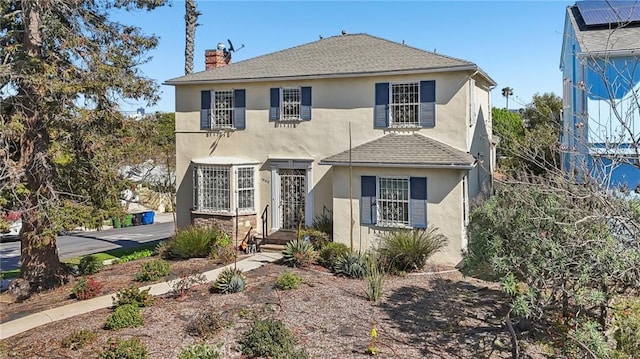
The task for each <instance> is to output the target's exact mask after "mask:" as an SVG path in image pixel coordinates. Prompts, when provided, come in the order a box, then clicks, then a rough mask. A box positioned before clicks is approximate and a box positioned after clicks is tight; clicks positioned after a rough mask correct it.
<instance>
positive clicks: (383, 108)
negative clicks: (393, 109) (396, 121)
mask: <svg viewBox="0 0 640 359" xmlns="http://www.w3.org/2000/svg"><path fill="white" fill-rule="evenodd" d="M388 126H389V83H388V82H383V83H377V84H376V107H375V108H374V110H373V127H388Z"/></svg>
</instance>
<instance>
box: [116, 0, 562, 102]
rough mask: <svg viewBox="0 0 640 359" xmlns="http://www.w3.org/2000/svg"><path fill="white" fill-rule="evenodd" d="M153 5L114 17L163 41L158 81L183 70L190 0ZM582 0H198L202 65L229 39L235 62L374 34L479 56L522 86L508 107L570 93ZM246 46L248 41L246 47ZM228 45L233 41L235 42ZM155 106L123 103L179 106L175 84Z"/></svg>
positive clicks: (147, 67) (155, 55) (150, 72)
mask: <svg viewBox="0 0 640 359" xmlns="http://www.w3.org/2000/svg"><path fill="white" fill-rule="evenodd" d="M170 1H171V2H170V5H171V6H168V7H163V8H160V9H156V10H154V11H151V12H146V11H135V12H130V13H126V12H119V13H116V14H115V17H114V20H117V21H120V22H123V23H126V24H135V25H137V26H138V27H140V28H142V29H143V32H145V33H147V34H154V35H156V36H158V37H159V38H160V41H159V45H158V47H157V48H156V49H155V50H153V51H152V52H150V54H149V55H151V56H152V59H151V61H149V62H148V63H146V64H144V65H141V69H142V71H143V72H144V74H145V75H146V76H147V77H149V78H152V79H154V80H156V81H157V82H158V84H162V82H164V81H166V80H169V79H171V78H174V77H179V76H182V75H184V43H185V30H184V27H185V24H184V13H185V2H184V1H180V0H170ZM573 4H574V1H560V0H555V1H482V0H476V1H408V2H405V1H233V2H227V1H213V0H196V6H197V8H198V11H200V12H201V13H202V15H200V17H199V18H198V23H199V24H200V26H198V28H197V30H196V41H195V53H194V72H199V71H204V51H205V50H206V49H215V48H216V45H217V44H218V43H219V42H223V43H225V44H227V39H230V40H231V42H232V43H233V45H234V47H235V49H236V50H237V51H236V52H235V53H234V54H233V58H232V62H238V61H242V60H246V59H250V58H253V57H257V56H260V55H264V54H268V53H272V52H276V51H280V50H284V49H287V48H289V47H293V46H297V45H301V44H305V43H309V42H313V41H316V40H318V39H319V36H323V37H325V38H326V37H329V36H335V35H339V34H340V33H341V32H342V31H343V30H345V31H347V32H348V33H350V34H354V33H367V34H370V35H374V36H378V37H381V38H385V39H388V40H392V41H396V42H400V43H401V42H402V41H405V43H406V44H407V45H410V46H413V47H417V48H419V49H423V50H427V51H436V52H437V53H440V54H444V55H448V56H453V57H457V58H461V59H464V60H468V61H471V62H474V63H475V64H477V65H478V66H480V68H482V69H483V70H484V71H485V72H486V73H488V74H489V76H491V77H492V78H493V79H494V80H495V81H496V82H497V83H498V85H497V86H496V88H495V89H494V90H493V91H492V101H493V106H495V107H504V106H505V98H504V97H503V96H502V93H501V89H502V88H504V87H511V88H513V96H512V97H510V98H509V108H521V107H524V106H526V104H527V103H530V102H531V98H532V96H533V95H534V94H535V93H544V92H554V93H555V94H556V95H562V92H561V91H562V74H561V72H560V70H559V63H560V50H561V46H562V34H563V26H564V16H565V11H566V7H567V6H569V5H573ZM242 45H244V47H243V48H242V49H239V48H240V47H241V46H242ZM227 46H228V45H227ZM160 91H161V99H160V101H158V103H156V104H155V105H153V106H148V105H147V104H146V103H143V102H134V101H129V102H124V103H122V104H121V110H123V111H135V110H136V109H137V108H139V107H143V108H145V110H146V112H147V113H150V112H155V111H162V112H173V111H174V110H175V107H174V89H173V87H172V86H166V85H161V86H160Z"/></svg>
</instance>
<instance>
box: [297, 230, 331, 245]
mask: <svg viewBox="0 0 640 359" xmlns="http://www.w3.org/2000/svg"><path fill="white" fill-rule="evenodd" d="M299 238H300V239H302V240H307V239H308V240H309V241H310V242H311V245H312V246H313V248H314V249H316V250H320V249H322V248H323V247H324V246H325V245H327V243H331V237H330V236H329V235H328V234H326V233H324V232H322V231H319V230H317V229H314V228H307V229H303V230H301V231H300V233H299Z"/></svg>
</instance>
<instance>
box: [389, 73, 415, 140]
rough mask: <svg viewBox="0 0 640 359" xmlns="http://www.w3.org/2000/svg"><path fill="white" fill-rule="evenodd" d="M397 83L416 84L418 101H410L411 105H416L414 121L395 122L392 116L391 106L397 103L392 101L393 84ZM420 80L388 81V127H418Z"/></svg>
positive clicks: (396, 84)
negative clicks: (409, 122) (406, 122)
mask: <svg viewBox="0 0 640 359" xmlns="http://www.w3.org/2000/svg"><path fill="white" fill-rule="evenodd" d="M394 85H395V86H398V85H416V86H417V87H418V91H417V95H418V102H416V103H411V105H417V111H416V121H415V123H411V124H395V123H394V118H393V110H392V108H393V106H394V105H397V104H394V102H393V86H394ZM420 112H421V111H420V81H407V82H389V128H419V127H420V115H421V114H420Z"/></svg>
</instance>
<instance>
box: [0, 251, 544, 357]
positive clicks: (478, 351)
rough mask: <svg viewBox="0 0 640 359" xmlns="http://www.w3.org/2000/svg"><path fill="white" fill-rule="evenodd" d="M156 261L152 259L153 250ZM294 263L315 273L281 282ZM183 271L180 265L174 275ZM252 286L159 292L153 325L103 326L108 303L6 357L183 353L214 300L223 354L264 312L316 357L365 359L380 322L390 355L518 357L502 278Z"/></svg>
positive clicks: (9, 312) (114, 272) (62, 292)
mask: <svg viewBox="0 0 640 359" xmlns="http://www.w3.org/2000/svg"><path fill="white" fill-rule="evenodd" d="M147 260H148V259H147ZM139 265H140V261H135V262H131V263H125V264H119V265H115V266H113V267H111V268H108V269H105V270H104V271H103V272H101V273H99V274H98V275H96V276H95V277H96V279H98V280H100V279H102V280H103V281H104V282H105V283H107V285H106V286H105V291H107V292H113V291H115V290H116V289H118V288H121V287H125V286H127V285H128V284H134V283H135V282H133V281H132V279H131V278H132V277H133V274H134V273H135V271H136V270H137V269H136V267H138V266H139ZM213 267H215V265H213V264H211V263H209V262H208V261H207V260H202V259H201V260H190V261H184V262H175V263H173V264H172V269H173V271H174V273H178V272H179V271H182V272H188V271H192V270H195V269H198V270H206V269H210V268H213ZM285 271H293V272H295V273H297V274H299V275H300V276H302V277H303V278H304V280H305V284H303V285H301V286H300V288H298V289H295V290H289V291H279V290H276V289H274V286H273V285H274V281H275V279H276V278H277V277H278V275H280V274H282V273H284V272H285ZM174 275H175V274H174ZM247 280H248V285H247V288H246V290H245V291H243V292H241V293H236V294H228V295H223V294H211V293H210V292H209V287H210V284H202V285H198V286H195V287H192V288H191V290H190V291H189V293H188V294H187V295H186V296H184V297H182V298H175V297H171V296H169V295H167V296H165V297H161V298H157V299H156V301H155V304H154V305H153V306H152V307H148V308H142V314H143V317H144V321H145V323H144V326H142V327H139V328H129V329H122V330H119V331H108V330H105V329H103V327H104V324H105V321H106V318H107V316H108V315H109V314H110V313H111V312H112V310H111V309H102V310H98V311H95V312H92V313H88V314H83V315H79V316H76V317H73V318H70V319H67V320H64V321H60V322H55V323H51V324H48V325H45V326H41V327H38V328H35V329H32V330H30V331H28V332H25V333H22V334H19V335H16V336H14V337H11V338H8V339H6V340H4V341H2V342H0V357H7V358H94V357H96V356H97V353H99V352H100V351H102V350H103V348H104V347H105V346H106V343H107V341H108V340H109V339H110V338H122V339H129V338H131V337H138V338H139V339H140V340H141V341H142V342H143V343H144V344H145V345H146V346H147V348H148V350H149V354H150V357H151V358H176V357H177V356H178V354H179V353H180V351H181V350H182V349H183V348H185V347H187V346H189V345H190V344H194V343H199V342H202V340H203V339H200V338H197V337H192V336H189V335H188V334H187V333H186V330H185V327H186V325H187V324H188V323H189V322H190V321H191V320H192V318H193V317H194V316H195V315H196V314H197V313H199V312H202V311H204V310H207V309H211V308H214V309H215V310H217V311H219V312H220V313H221V314H222V315H223V318H225V320H226V322H227V325H226V326H225V328H224V329H223V330H222V331H221V332H220V333H219V334H218V335H216V336H214V337H211V338H207V339H206V342H207V343H209V344H212V345H217V344H221V345H222V355H221V358H241V357H242V354H241V353H240V351H239V346H238V339H239V338H240V337H241V335H242V333H243V332H244V331H245V330H246V329H247V328H248V326H249V325H250V323H251V321H252V320H253V319H254V318H264V317H272V318H276V319H280V320H282V321H284V323H286V325H287V326H288V327H289V328H290V329H291V330H292V331H293V333H294V334H295V336H296V337H297V338H298V339H299V346H300V347H301V348H305V349H306V350H307V352H308V353H309V354H310V357H311V358H364V357H366V356H367V355H366V354H365V350H366V348H367V346H368V344H369V340H370V336H369V335H370V332H371V328H372V327H375V328H376V329H377V331H378V341H377V345H376V346H377V347H378V349H379V355H378V357H380V358H509V357H510V355H511V353H510V344H509V343H510V342H509V337H508V335H507V333H506V331H505V330H504V325H503V321H502V318H503V317H504V314H505V313H506V310H507V308H506V307H503V306H502V305H501V304H498V303H503V302H504V300H503V298H502V294H501V293H500V292H499V288H498V287H497V286H496V285H495V284H494V283H488V282H483V281H480V280H476V279H473V278H468V277H467V278H465V277H463V276H462V275H461V274H460V273H458V272H453V273H446V274H435V275H433V274H423V275H409V276H405V277H396V276H394V277H389V278H388V280H387V282H386V283H385V286H384V292H383V297H382V299H381V300H380V301H379V302H378V303H373V302H370V301H367V299H366V297H365V296H364V281H363V280H355V279H347V278H341V277H336V276H333V275H331V274H330V273H327V272H326V270H322V269H321V268H320V267H317V266H315V267H313V268H311V269H292V268H288V267H285V266H282V265H279V264H268V265H265V266H264V267H262V268H260V269H257V270H254V271H251V272H249V273H247ZM68 293H69V288H62V289H58V290H56V291H54V292H50V293H45V294H40V295H37V296H35V297H33V298H32V299H29V300H27V301H25V302H23V303H17V304H6V303H5V304H2V307H0V309H2V321H5V320H10V319H12V318H15V317H17V316H20V315H25V313H27V312H32V311H34V310H42V309H44V308H48V307H52V306H56V305H62V304H66V303H67V302H70V301H73V300H74V299H68ZM80 329H90V330H92V331H94V332H96V333H97V335H98V336H97V339H96V340H95V341H94V342H93V343H91V344H89V345H87V346H86V347H84V348H82V349H80V350H71V349H65V348H62V347H61V340H62V338H64V337H66V336H68V335H69V334H71V333H72V332H73V331H77V330H80ZM526 344H527V343H526V341H521V345H522V346H523V348H521V349H522V351H523V352H524V356H523V357H525V358H543V357H545V356H544V355H542V354H540V353H539V350H535V349H536V347H535V346H527V345H526Z"/></svg>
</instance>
